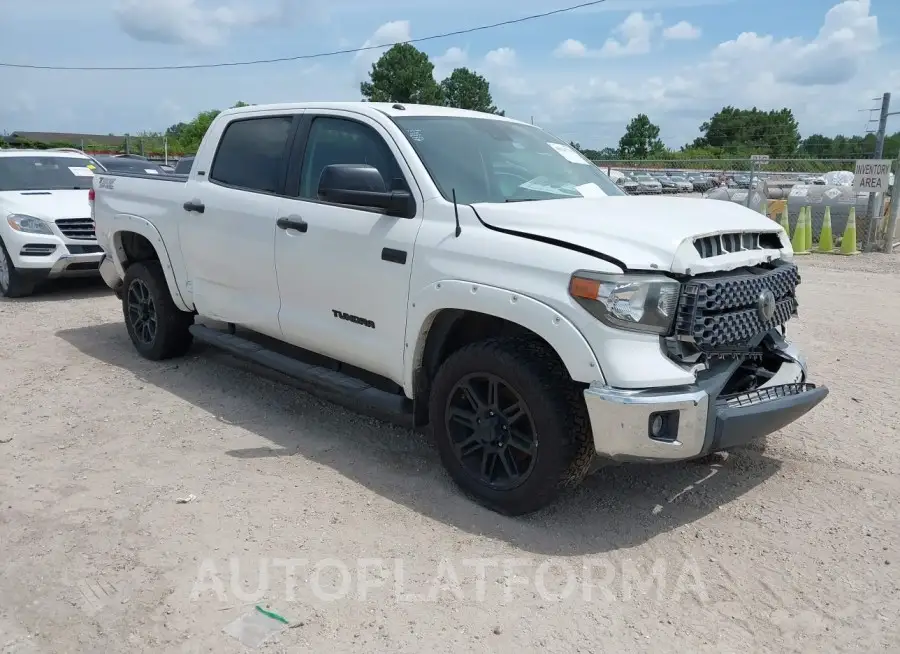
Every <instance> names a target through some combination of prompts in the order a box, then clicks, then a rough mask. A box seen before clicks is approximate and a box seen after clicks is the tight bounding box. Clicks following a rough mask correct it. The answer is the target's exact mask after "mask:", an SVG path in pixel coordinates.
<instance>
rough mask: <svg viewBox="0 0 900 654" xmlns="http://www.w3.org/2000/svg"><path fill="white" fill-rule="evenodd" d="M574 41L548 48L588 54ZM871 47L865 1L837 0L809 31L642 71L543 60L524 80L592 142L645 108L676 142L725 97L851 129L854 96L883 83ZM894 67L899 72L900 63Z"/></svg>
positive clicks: (749, 41)
mask: <svg viewBox="0 0 900 654" xmlns="http://www.w3.org/2000/svg"><path fill="white" fill-rule="evenodd" d="M647 22H650V23H653V22H654V21H653V20H652V19H651V20H649V21H648V20H647V19H646V18H645V19H644V20H642V21H633V22H632V25H631V26H632V28H636V27H637V26H640V25H645V24H646V23H647ZM672 27H674V26H672ZM648 32H649V34H650V36H649V37H647V38H646V39H644V40H643V41H641V39H640V38H637V37H640V34H641V30H638V29H633V30H632V32H631V34H630V36H631V38H632V39H634V38H637V40H638V42H639V43H641V42H642V43H644V44H647V43H652V35H653V30H652V29H651V30H646V29H645V30H643V32H642V33H644V34H647V33H648ZM619 35H620V37H622V41H621V42H617V43H618V45H619V46H621V47H620V48H618V49H617V48H613V50H614V51H615V52H616V53H621V52H622V51H625V50H627V49H628V48H627V44H628V42H629V38H628V37H626V36H625V34H624V33H623V32H621V31H620V32H619ZM578 45H583V44H576V43H568V42H564V43H563V44H561V45H560V46H559V47H558V48H557V50H556V52H557V54H563V53H565V54H568V55H569V56H573V55H578V54H581V55H582V56H587V57H589V56H591V55H592V53H593V52H596V51H591V50H590V49H589V48H587V47H585V48H584V50H582V49H581V48H579V47H578ZM879 47H880V41H879V31H878V21H877V18H876V17H875V16H872V15H870V1H869V0H842V1H839V2H835V4H834V6H832V8H831V9H830V10H829V11H828V12H827V13H826V14H825V15H824V18H823V20H822V23H821V28H820V29H819V30H818V33H817V34H816V36H815V37H813V38H803V37H788V38H776V37H774V36H772V35H767V34H757V33H752V32H748V33H744V34H740V35H737V36H736V37H735V38H734V39H731V40H729V41H725V42H723V43H721V44H719V45H718V46H715V47H714V48H712V50H711V51H710V52H709V53H708V54H707V55H706V57H703V58H701V59H700V61H699V62H694V63H692V64H691V65H689V66H685V67H682V66H679V65H674V64H673V65H667V63H666V62H665V61H661V62H659V61H658V62H656V63H655V65H654V66H653V67H652V68H651V69H649V70H646V72H643V73H642V68H643V67H636V65H631V64H629V66H628V67H627V68H625V69H619V68H614V69H607V70H604V71H603V74H602V75H600V74H595V76H594V77H593V78H591V76H590V75H587V76H585V72H586V71H585V70H583V69H580V68H579V70H578V71H577V72H576V71H574V70H573V72H571V73H560V72H559V71H550V70H549V69H548V70H546V71H545V73H544V75H543V76H542V77H543V78H542V79H534V78H533V79H531V80H530V82H531V86H532V88H533V89H535V93H536V94H537V96H538V97H540V98H541V99H542V101H543V102H544V106H545V107H546V110H547V111H546V118H547V119H548V121H549V122H550V123H552V124H553V125H558V124H559V125H566V126H567V129H572V132H571V134H565V135H564V136H565V137H566V138H574V139H575V140H577V141H579V142H581V143H584V144H589V145H591V146H592V147H593V146H594V145H596V146H598V147H602V146H603V145H608V144H611V143H615V141H616V140H617V139H618V136H620V135H621V130H622V129H624V126H625V124H626V123H627V122H628V120H630V119H631V117H633V116H634V115H635V114H636V113H638V112H641V111H643V112H645V113H647V112H648V111H649V114H650V117H651V119H652V120H654V121H655V122H656V123H657V124H659V125H660V127H661V136H662V137H663V139H664V140H665V141H666V142H667V143H668V144H669V145H670V146H680V145H683V144H684V143H685V142H689V141H690V140H692V139H693V138H695V137H696V136H699V133H698V131H697V128H698V126H699V125H700V123H701V122H703V120H705V119H707V118H708V117H709V116H711V115H712V114H713V113H715V112H716V111H718V110H719V109H721V108H722V107H723V106H724V105H733V106H737V107H753V106H757V107H759V108H761V109H779V108H781V107H789V108H791V109H792V110H793V112H794V115H795V117H796V118H797V120H798V122H799V123H800V129H801V130H802V133H803V134H810V133H814V132H817V131H818V132H822V133H829V134H834V133H836V132H839V131H843V132H845V133H859V132H860V131H861V127H862V122H863V121H862V119H861V118H860V114H859V113H858V112H857V109H858V105H859V103H860V102H861V99H867V98H870V97H876V96H880V95H881V92H882V91H883V90H885V89H887V88H890V85H889V84H888V82H889V79H888V76H889V75H890V68H887V67H886V66H885V65H882V64H881V62H882V61H886V58H885V56H883V55H882V54H880V53H879V54H878V56H877V57H876V56H875V50H876V49H877V48H879ZM641 49H642V48H639V47H636V46H632V50H635V51H637V50H641ZM885 54H887V53H885ZM568 65H569V66H575V65H576V64H568ZM893 68H896V66H894V67H893ZM620 71H621V72H620ZM896 75H897V79H900V72H898V73H896ZM585 77H587V81H585ZM576 126H580V127H577V129H576ZM560 136H563V134H560Z"/></svg>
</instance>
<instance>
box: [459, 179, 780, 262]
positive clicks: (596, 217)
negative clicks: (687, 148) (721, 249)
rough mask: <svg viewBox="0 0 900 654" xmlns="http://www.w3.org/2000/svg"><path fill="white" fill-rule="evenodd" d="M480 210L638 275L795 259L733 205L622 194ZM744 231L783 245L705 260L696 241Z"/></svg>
mask: <svg viewBox="0 0 900 654" xmlns="http://www.w3.org/2000/svg"><path fill="white" fill-rule="evenodd" d="M473 207H474V208H475V210H476V211H477V212H478V215H479V216H480V217H481V219H482V220H483V221H484V222H485V223H486V224H487V225H488V226H489V227H494V228H497V229H500V230H503V231H508V232H515V233H517V234H518V235H521V236H526V237H527V236H533V237H538V238H539V239H552V240H553V241H558V242H560V243H566V244H570V245H573V246H575V247H577V248H584V249H587V250H589V251H591V252H594V253H599V254H600V255H603V257H604V258H606V259H607V260H612V261H615V262H621V264H622V265H624V266H625V267H626V268H628V269H631V270H660V271H665V272H671V273H678V274H699V273H703V272H713V271H725V270H733V269H735V268H740V267H742V266H749V265H755V264H759V263H762V262H764V261H767V260H772V259H777V258H779V257H784V258H792V257H793V250H792V249H791V246H790V241H789V239H788V238H787V237H786V236H785V235H784V230H783V229H782V228H781V227H780V226H779V225H778V223H776V222H774V221H773V220H771V219H769V218H767V217H766V216H763V215H762V214H760V213H757V212H755V211H752V210H751V209H748V208H747V207H744V206H741V205H739V204H735V203H734V202H711V201H710V200H704V199H694V198H665V197H635V196H616V197H598V198H573V199H564V200H541V201H535V202H511V203H506V204H494V203H491V204H475V205H473ZM741 232H755V233H765V234H777V235H779V241H780V243H781V245H782V247H781V248H780V249H771V248H770V249H754V250H739V251H736V252H731V253H727V252H726V253H725V254H721V255H718V256H711V257H706V258H704V257H702V256H701V255H700V252H698V250H697V248H696V247H695V246H694V240H695V239H697V238H702V237H715V236H718V235H721V234H733V233H741Z"/></svg>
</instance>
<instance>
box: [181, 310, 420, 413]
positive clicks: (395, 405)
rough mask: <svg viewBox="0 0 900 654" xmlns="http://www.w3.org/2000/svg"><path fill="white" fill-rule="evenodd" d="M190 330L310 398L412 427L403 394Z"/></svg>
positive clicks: (235, 339) (200, 328)
mask: <svg viewBox="0 0 900 654" xmlns="http://www.w3.org/2000/svg"><path fill="white" fill-rule="evenodd" d="M190 330H191V334H192V335H193V336H194V338H195V339H196V340H198V341H200V342H201V343H207V344H208V345H212V346H214V347H217V348H220V349H222V350H224V351H226V352H228V353H229V354H232V355H234V356H236V357H238V358H240V359H244V360H246V361H250V362H253V363H256V364H259V365H261V366H263V367H265V368H269V369H271V370H275V371H276V372H280V373H281V374H283V375H286V376H288V377H290V378H291V379H293V380H295V381H296V382H298V385H299V386H300V387H301V388H302V389H303V390H305V391H307V392H308V393H310V394H312V395H316V396H317V397H321V398H322V399H326V400H330V401H332V402H334V403H336V404H341V405H343V406H346V407H347V408H349V409H352V410H355V411H358V412H360V413H365V414H368V415H371V416H373V417H377V418H381V419H383V420H387V421H389V422H393V423H395V424H399V425H402V426H404V427H412V426H413V403H412V401H411V400H409V399H408V398H406V397H405V396H403V395H397V394H395V393H388V392H386V391H382V390H380V389H378V388H374V387H373V386H370V385H369V384H367V383H365V382H364V381H361V380H359V379H357V378H355V377H351V376H349V375H345V374H344V373H341V372H337V371H336V370H329V369H328V368H323V367H321V366H314V365H310V364H308V363H304V362H302V361H298V360H297V359H294V358H291V357H289V356H285V355H283V354H279V353H278V352H274V351H272V350H269V349H267V348H265V347H263V346H262V345H259V344H257V343H254V342H253V341H250V340H247V339H246V338H241V337H240V336H235V335H234V334H229V333H228V332H221V331H218V330H216V329H212V328H210V327H207V326H205V325H192V326H191V328H190Z"/></svg>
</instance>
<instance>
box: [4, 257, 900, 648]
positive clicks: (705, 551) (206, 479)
mask: <svg viewBox="0 0 900 654" xmlns="http://www.w3.org/2000/svg"><path fill="white" fill-rule="evenodd" d="M801 265H802V268H803V275H804V280H803V284H802V286H801V309H800V318H799V319H798V320H796V321H795V323H794V325H793V335H794V337H795V338H796V340H798V341H799V342H800V343H801V345H802V346H803V348H804V349H805V350H806V351H807V353H808V354H809V357H810V361H811V366H812V369H813V373H814V375H815V377H816V379H817V380H818V381H821V382H824V383H826V384H827V385H828V386H830V388H831V395H830V396H829V397H828V399H827V400H826V402H825V403H824V404H823V405H821V406H820V407H818V408H817V409H816V410H815V411H814V413H812V414H811V415H809V416H807V418H806V419H804V420H803V421H802V424H795V425H792V426H791V427H789V428H788V429H786V430H784V431H783V432H781V433H779V434H777V435H775V436H773V437H771V438H770V440H769V446H768V449H767V450H766V451H765V452H764V453H763V452H762V451H760V450H759V449H754V450H745V451H741V452H738V453H732V454H731V455H730V456H728V457H727V458H720V459H718V460H717V461H714V462H711V463H704V464H698V463H693V464H689V465H670V466H665V467H647V466H622V467H616V468H609V469H605V470H603V471H601V472H600V473H598V474H597V475H596V476H594V477H592V478H590V479H589V480H588V482H587V483H586V484H585V486H584V487H583V488H582V489H581V490H580V491H579V492H577V493H576V494H574V495H573V496H570V497H567V498H565V499H564V500H563V501H562V502H561V503H560V504H559V505H557V506H555V507H554V508H552V509H550V510H547V511H544V512H542V513H539V514H536V515H533V516H529V517H528V518H525V519H505V518H501V517H498V516H497V515H495V514H493V513H490V512H488V511H485V510H483V509H480V508H478V507H476V506H475V505H473V504H472V503H470V502H469V501H467V500H466V499H464V498H463V497H461V496H460V495H459V493H458V492H457V491H456V490H455V488H454V487H453V486H452V485H451V484H450V482H449V480H448V478H447V477H446V476H445V475H444V473H443V471H442V469H441V467H440V465H439V462H438V459H437V456H436V453H435V451H434V450H433V449H432V448H431V447H430V446H429V444H428V442H427V439H426V437H424V436H422V435H419V434H413V433H410V432H407V431H405V430H403V429H400V428H396V427H392V426H389V425H385V424H382V423H379V422H377V421H373V420H369V419H366V418H363V417H360V416H358V415H354V414H352V413H349V412H347V411H344V410H341V409H339V408H336V407H334V406H333V405H330V404H328V403H325V402H321V401H318V400H316V399H313V398H311V397H310V396H308V395H305V394H303V393H301V392H299V391H296V390H295V389H293V388H291V387H290V386H287V385H285V384H283V383H281V382H279V381H277V380H275V379H272V378H267V377H263V376H260V375H257V374H255V373H254V372H253V371H251V370H248V369H247V368H245V367H243V366H241V365H239V364H237V363H236V362H235V361H234V360H232V359H229V358H228V357H226V356H224V355H221V354H218V353H216V352H214V351H211V350H208V349H207V350H201V349H200V348H196V349H195V350H194V351H192V353H191V355H190V356H189V357H188V358H186V359H184V360H181V361H177V362H172V363H167V364H153V363H150V362H146V361H143V360H141V359H139V358H138V357H137V356H136V354H135V353H134V352H133V350H132V348H131V345H130V343H129V341H128V339H127V336H126V334H125V329H124V327H123V325H122V323H121V315H120V309H119V306H118V304H117V302H116V300H115V299H114V298H113V297H112V296H111V295H110V294H109V293H108V292H107V291H106V290H105V288H104V287H102V286H100V285H97V284H93V283H89V284H84V283H79V284H66V285H65V286H62V287H58V288H56V289H54V290H51V291H48V292H46V293H43V294H41V295H40V296H37V297H34V298H32V299H31V300H28V301H24V302H22V301H19V302H14V303H13V302H2V301H0V398H2V406H3V411H2V418H3V420H2V424H0V440H2V441H6V440H7V439H10V438H11V439H12V440H10V441H8V442H3V443H0V651H2V652H4V653H12V652H16V653H18V652H23V653H24V652H28V653H30V652H48V653H49V652H52V653H53V654H61V653H63V652H103V653H108V652H132V653H138V652H182V653H188V652H216V653H228V652H240V651H245V648H244V647H243V646H242V645H241V644H240V643H239V642H238V641H237V640H235V639H233V638H232V637H230V636H228V635H226V634H224V633H223V632H222V629H223V627H224V626H225V625H227V624H228V623H230V622H232V621H233V620H235V619H236V618H239V617H240V616H241V615H242V614H244V613H246V612H247V611H248V610H251V609H253V605H254V604H255V603H257V604H260V605H268V606H269V607H270V608H271V609H272V610H273V611H276V612H278V613H280V614H281V615H283V616H285V618H287V619H288V620H289V621H290V622H291V623H292V624H291V628H287V629H285V630H284V631H282V632H281V633H280V634H278V635H277V636H275V637H274V638H273V639H272V641H271V642H270V643H268V644H266V645H265V646H264V647H263V649H262V651H267V652H302V651H323V649H325V648H327V649H329V650H331V651H341V652H343V651H354V652H386V651H409V652H413V651H431V652H444V651H472V652H476V651H485V652H488V651H491V652H521V651H527V650H534V649H537V648H541V649H544V650H546V651H550V652H576V651H579V652H582V651H583V652H598V651H608V652H616V651H653V652H679V653H681V652H703V651H708V652H728V651H741V652H746V651H771V652H786V651H792V652H793V651H810V652H813V651H816V652H821V651H857V652H859V651H866V652H874V651H889V650H891V651H897V650H898V647H900V628H898V624H900V623H898V620H900V518H898V508H897V507H898V505H900V440H898V435H900V434H898V431H897V425H898V422H900V421H898V418H900V416H898V406H900V405H898V400H897V398H898V396H900V375H898V372H897V371H898V370H900V348H898V347H897V340H898V337H900V261H898V259H896V258H891V259H889V258H886V257H884V256H880V255H863V256H860V257H856V258H852V259H843V258H838V257H829V258H819V257H815V256H813V257H806V258H803V259H802V260H801ZM190 495H193V496H194V498H193V499H192V500H191V501H190V502H188V503H183V504H182V503H177V499H178V498H187V497H189V496H190ZM366 559H374V561H373V560H369V561H366ZM342 575H346V577H344V576H342ZM256 590H259V591H260V592H254V591H256Z"/></svg>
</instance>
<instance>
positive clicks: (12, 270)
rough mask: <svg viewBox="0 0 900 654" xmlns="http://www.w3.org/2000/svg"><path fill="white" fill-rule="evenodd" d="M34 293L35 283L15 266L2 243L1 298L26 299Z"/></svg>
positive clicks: (0, 256) (0, 258)
mask: <svg viewBox="0 0 900 654" xmlns="http://www.w3.org/2000/svg"><path fill="white" fill-rule="evenodd" d="M32 291H34V282H32V281H29V280H28V279H26V278H25V276H24V275H22V273H21V272H20V271H19V269H18V268H16V267H15V266H14V265H13V262H12V259H11V258H10V256H9V254H8V253H7V251H6V246H5V245H4V244H3V241H0V296H2V297H8V298H16V297H25V296H27V295H31V293H32Z"/></svg>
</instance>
